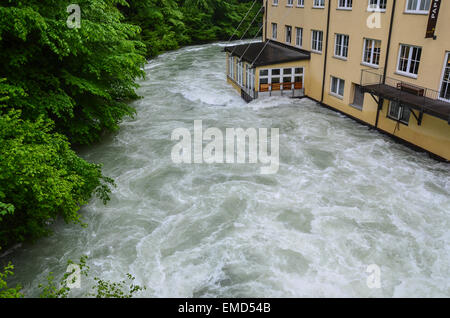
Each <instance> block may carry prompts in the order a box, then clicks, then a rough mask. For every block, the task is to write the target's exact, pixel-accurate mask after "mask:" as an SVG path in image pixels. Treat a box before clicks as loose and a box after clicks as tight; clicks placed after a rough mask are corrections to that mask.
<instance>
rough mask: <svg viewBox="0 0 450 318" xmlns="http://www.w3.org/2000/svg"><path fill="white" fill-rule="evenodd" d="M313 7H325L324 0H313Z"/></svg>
mask: <svg viewBox="0 0 450 318" xmlns="http://www.w3.org/2000/svg"><path fill="white" fill-rule="evenodd" d="M313 8H320V9H323V8H325V0H313Z"/></svg>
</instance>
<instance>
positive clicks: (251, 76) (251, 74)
mask: <svg viewBox="0 0 450 318" xmlns="http://www.w3.org/2000/svg"><path fill="white" fill-rule="evenodd" d="M245 75H246V82H245V87H247V88H248V89H250V90H254V89H255V69H254V68H252V69H251V68H250V66H249V65H248V64H246V66H245Z"/></svg>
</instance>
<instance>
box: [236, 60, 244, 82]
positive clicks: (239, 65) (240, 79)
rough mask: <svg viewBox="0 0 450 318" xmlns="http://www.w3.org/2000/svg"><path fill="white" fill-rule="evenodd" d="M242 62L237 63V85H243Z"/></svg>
mask: <svg viewBox="0 0 450 318" xmlns="http://www.w3.org/2000/svg"><path fill="white" fill-rule="evenodd" d="M243 64H244V63H242V62H238V63H237V82H238V84H239V85H241V86H243V85H244V65H243Z"/></svg>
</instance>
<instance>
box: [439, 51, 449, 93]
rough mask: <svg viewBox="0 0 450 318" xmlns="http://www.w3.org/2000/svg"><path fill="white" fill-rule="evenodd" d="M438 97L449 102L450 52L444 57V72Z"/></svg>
mask: <svg viewBox="0 0 450 318" xmlns="http://www.w3.org/2000/svg"><path fill="white" fill-rule="evenodd" d="M439 97H440V98H441V99H443V100H445V101H448V102H450V52H449V53H447V55H446V57H445V64H444V72H443V75H442V85H441V92H440V94H439Z"/></svg>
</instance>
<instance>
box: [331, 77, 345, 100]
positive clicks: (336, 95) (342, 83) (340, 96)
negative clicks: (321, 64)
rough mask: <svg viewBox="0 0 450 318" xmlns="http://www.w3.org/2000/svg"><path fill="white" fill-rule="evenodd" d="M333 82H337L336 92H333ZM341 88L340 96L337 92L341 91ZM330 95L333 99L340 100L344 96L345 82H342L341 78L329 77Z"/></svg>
mask: <svg viewBox="0 0 450 318" xmlns="http://www.w3.org/2000/svg"><path fill="white" fill-rule="evenodd" d="M333 80H337V85H336V92H334V91H333ZM341 86H342V95H341V94H339V92H340V91H341ZM330 94H331V95H333V96H335V97H338V98H340V99H343V98H344V94H345V80H343V79H342V78H339V77H336V76H331V77H330Z"/></svg>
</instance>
